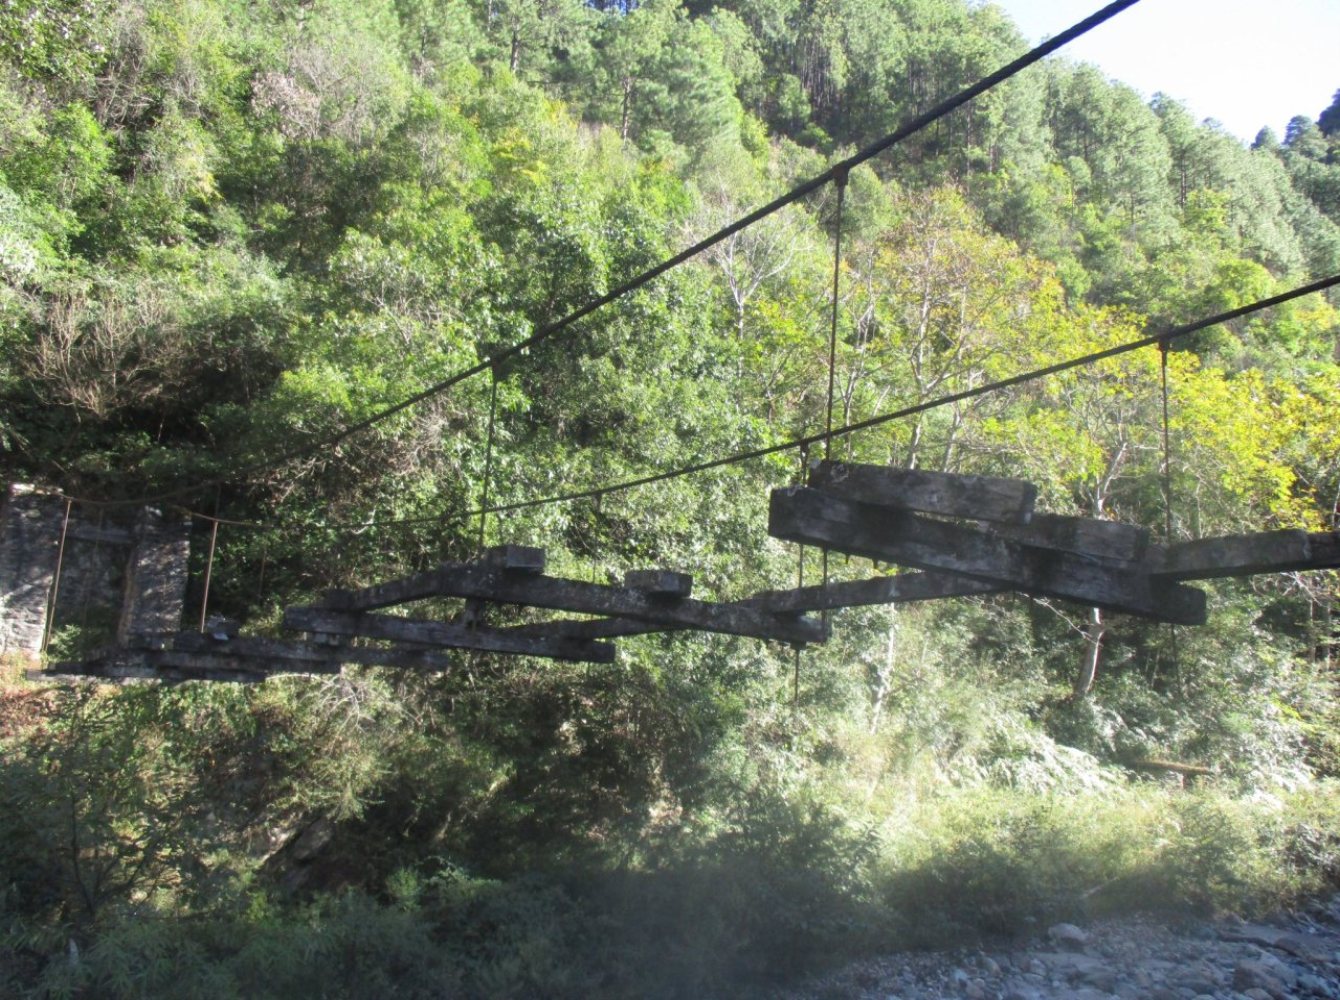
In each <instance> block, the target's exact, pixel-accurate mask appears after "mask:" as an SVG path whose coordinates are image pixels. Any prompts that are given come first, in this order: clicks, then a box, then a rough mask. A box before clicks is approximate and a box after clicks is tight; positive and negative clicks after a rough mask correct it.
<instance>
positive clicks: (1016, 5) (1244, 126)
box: [993, 0, 1340, 142]
mask: <svg viewBox="0 0 1340 1000" xmlns="http://www.w3.org/2000/svg"><path fill="white" fill-rule="evenodd" d="M993 2H994V3H995V4H996V5H997V6H999V7H1002V8H1004V9H1005V10H1006V11H1007V12H1008V13H1009V15H1010V17H1011V18H1013V20H1014V22H1015V24H1017V25H1018V26H1019V30H1020V31H1021V32H1023V34H1024V36H1025V37H1026V38H1028V39H1029V40H1030V41H1032V42H1034V43H1036V42H1039V41H1041V40H1042V39H1043V38H1044V37H1050V36H1052V35H1056V34H1059V33H1060V32H1062V31H1064V30H1065V29H1066V28H1068V27H1070V26H1071V25H1072V24H1075V23H1076V22H1077V21H1080V20H1083V19H1084V18H1085V17H1087V16H1088V15H1090V14H1092V13H1093V12H1094V11H1096V10H1098V9H1100V8H1101V7H1103V6H1105V5H1106V3H1107V2H1108V0H993ZM1059 54H1060V55H1062V56H1064V57H1065V58H1068V59H1071V60H1075V61H1083V62H1091V63H1096V64H1097V65H1098V66H1100V67H1101V68H1102V70H1103V71H1104V73H1106V74H1107V75H1108V76H1109V77H1113V78H1115V79H1118V80H1121V81H1122V82H1124V83H1128V84H1130V85H1131V86H1132V87H1134V88H1135V89H1136V90H1138V91H1140V92H1141V93H1143V94H1144V95H1145V97H1146V98H1149V97H1152V96H1153V95H1154V94H1155V93H1156V92H1157V91H1163V92H1164V93H1165V94H1168V95H1169V96H1171V97H1175V98H1177V99H1178V100H1180V101H1182V102H1183V103H1185V104H1186V105H1187V106H1188V107H1189V108H1190V109H1191V112H1192V114H1193V115H1195V117H1196V118H1197V119H1202V118H1214V119H1216V120H1218V121H1219V122H1220V123H1221V124H1222V125H1223V126H1224V127H1225V128H1226V129H1227V130H1228V131H1229V132H1232V133H1233V134H1234V135H1237V136H1239V137H1241V138H1242V139H1244V140H1246V141H1248V142H1250V141H1251V140H1252V139H1253V138H1255V136H1256V133H1257V132H1258V131H1260V129H1261V127H1262V126H1264V125H1269V126H1270V127H1271V128H1272V129H1274V130H1275V134H1276V135H1279V136H1281V137H1283V135H1284V126H1285V125H1286V124H1288V121H1289V119H1290V118H1292V117H1293V116H1294V115H1300V114H1301V115H1307V116H1308V117H1309V118H1312V119H1315V118H1316V117H1317V116H1318V115H1319V114H1321V112H1322V111H1323V110H1325V109H1326V108H1327V107H1328V106H1329V105H1330V103H1331V99H1332V97H1333V96H1334V95H1335V92H1336V91H1337V90H1340V0H1141V2H1140V3H1137V4H1136V5H1135V6H1134V7H1131V8H1128V9H1127V10H1125V11H1123V12H1121V13H1120V14H1117V15H1116V16H1115V17H1113V18H1112V19H1111V20H1109V21H1108V22H1107V23H1106V24H1103V25H1100V26H1099V27H1097V28H1095V29H1093V30H1092V31H1091V32H1089V33H1088V34H1087V35H1085V36H1084V37H1083V38H1080V39H1078V40H1077V41H1074V42H1071V43H1070V44H1069V45H1067V46H1066V47H1065V48H1063V49H1062V50H1061V52H1060V53H1059Z"/></svg>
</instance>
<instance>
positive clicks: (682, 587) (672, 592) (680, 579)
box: [623, 569, 693, 597]
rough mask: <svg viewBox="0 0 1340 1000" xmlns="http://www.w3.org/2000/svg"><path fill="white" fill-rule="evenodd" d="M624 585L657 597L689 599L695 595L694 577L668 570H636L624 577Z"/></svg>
mask: <svg viewBox="0 0 1340 1000" xmlns="http://www.w3.org/2000/svg"><path fill="white" fill-rule="evenodd" d="M623 585H624V586H625V587H627V588H629V589H630V590H640V591H642V592H643V593H647V594H653V595H655V596H656V597H688V596H689V594H691V593H693V577H692V576H690V575H689V574H688V573H676V572H674V571H673V570H668V569H634V570H629V571H628V572H627V573H625V574H624V575H623Z"/></svg>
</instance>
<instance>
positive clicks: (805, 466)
mask: <svg viewBox="0 0 1340 1000" xmlns="http://www.w3.org/2000/svg"><path fill="white" fill-rule="evenodd" d="M797 454H798V455H799V456H800V471H799V475H798V476H797V478H796V485H797V486H804V485H805V481H806V480H805V477H806V475H807V474H808V472H809V468H810V446H809V445H808V444H802V445H801V446H800V451H799V452H798V453H797ZM797 552H798V555H797V559H796V588H797V589H799V588H801V587H803V586H805V546H804V545H800V546H798V547H797ZM799 710H800V647H799V646H796V647H795V649H793V650H792V658H791V711H792V712H798V711H799Z"/></svg>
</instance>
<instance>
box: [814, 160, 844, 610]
mask: <svg viewBox="0 0 1340 1000" xmlns="http://www.w3.org/2000/svg"><path fill="white" fill-rule="evenodd" d="M833 184H834V185H835V186H836V187H837V220H836V222H835V223H834V227H833V303H832V307H831V308H830V310H829V323H828V411H827V413H826V415H825V419H824V461H828V460H829V459H830V458H831V457H832V445H833V395H834V393H833V387H834V385H835V384H836V377H837V339H838V295H839V293H840V292H841V290H842V222H843V215H844V207H845V205H846V196H847V174H845V173H842V174H838V175H837V176H836V177H834V178H833ZM819 552H820V559H819V566H820V573H821V576H820V580H821V583H822V586H823V588H824V590H827V589H828V546H826V545H825V546H822V547H821V548H820V549H819ZM822 619H823V621H824V624H825V625H826V624H827V623H828V609H827V608H825V609H824V610H823V612H822Z"/></svg>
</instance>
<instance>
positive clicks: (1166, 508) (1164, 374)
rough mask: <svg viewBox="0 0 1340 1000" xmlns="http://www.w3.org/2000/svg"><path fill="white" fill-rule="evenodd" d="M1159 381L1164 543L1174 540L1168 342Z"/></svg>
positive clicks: (1162, 343) (1162, 348) (1162, 351)
mask: <svg viewBox="0 0 1340 1000" xmlns="http://www.w3.org/2000/svg"><path fill="white" fill-rule="evenodd" d="M1159 381H1160V386H1161V390H1162V395H1163V469H1162V474H1163V475H1162V478H1163V533H1164V538H1163V541H1164V543H1165V544H1167V545H1171V544H1172V540H1173V483H1172V439H1171V436H1170V435H1169V433H1168V342H1167V341H1166V340H1164V341H1160V342H1159Z"/></svg>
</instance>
